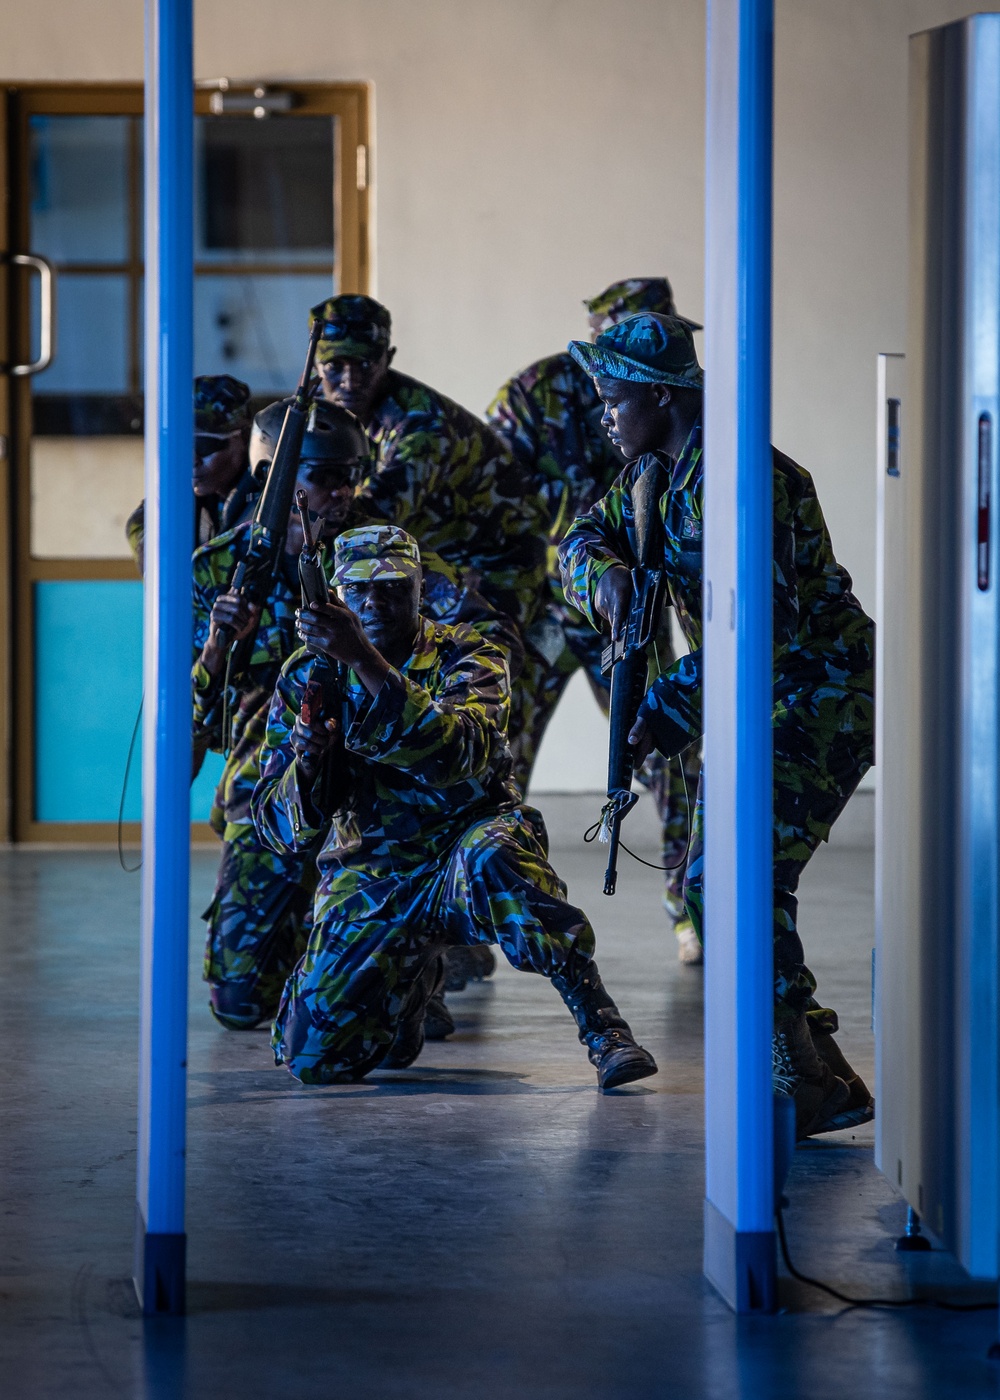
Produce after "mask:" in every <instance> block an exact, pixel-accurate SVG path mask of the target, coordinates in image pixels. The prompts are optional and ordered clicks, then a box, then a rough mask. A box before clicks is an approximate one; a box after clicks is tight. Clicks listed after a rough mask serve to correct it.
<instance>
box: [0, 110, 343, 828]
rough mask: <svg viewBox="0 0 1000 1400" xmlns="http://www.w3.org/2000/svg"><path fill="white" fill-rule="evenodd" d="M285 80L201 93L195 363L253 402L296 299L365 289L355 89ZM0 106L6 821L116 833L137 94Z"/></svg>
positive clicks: (275, 379)
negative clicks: (248, 90)
mask: <svg viewBox="0 0 1000 1400" xmlns="http://www.w3.org/2000/svg"><path fill="white" fill-rule="evenodd" d="M280 96H281V100H280V101H275V102H269V103H268V104H267V105H266V106H260V105H258V106H257V108H256V110H257V113H258V115H255V114H254V103H252V102H249V101H247V100H246V99H241V95H240V93H239V92H238V91H236V90H233V89H230V90H229V91H228V92H226V93H221V94H220V93H211V92H208V91H205V92H200V93H199V94H198V96H197V101H196V121H195V128H196V132H195V166H196V187H195V207H196V220H195V287H194V321H195V373H196V374H231V375H234V376H236V377H237V378H239V379H242V380H244V381H245V382H246V383H247V384H249V386H250V389H251V392H252V394H253V396H254V400H255V404H256V405H261V404H264V403H267V402H270V401H271V400H272V399H274V398H277V397H280V396H282V395H284V394H286V393H288V392H290V390H291V389H292V388H293V387H294V385H295V383H296V381H297V378H298V375H299V373H300V370H301V361H302V359H303V357H304V353H305V348H306V333H307V312H308V308H309V307H310V306H311V305H313V304H314V303H315V302H317V301H319V300H321V299H322V298H323V297H325V296H328V295H330V293H331V292H332V291H336V290H338V289H342V290H345V291H363V290H365V289H366V287H367V197H368V196H367V188H366V187H367V165H368V161H367V149H368V134H367V116H366V90H365V88H364V87H363V86H361V85H341V86H335V87H318V86H309V85H304V86H302V87H301V88H296V89H295V90H294V91H292V92H290V93H283V94H281V95H280ZM232 108H235V109H236V110H235V111H233V110H231V109H232ZM7 121H8V132H9V139H8V142H7V155H8V157H9V170H8V180H7V187H8V194H9V201H8V208H9V215H10V217H9V224H8V228H7V230H6V233H7V245H6V246H7V253H6V255H5V257H4V263H3V283H4V285H3V287H2V289H0V290H2V292H3V294H4V296H5V305H4V306H2V307H0V310H2V311H3V312H4V313H5V315H6V324H5V326H4V334H5V335H6V337H7V343H6V345H2V344H0V354H2V357H3V362H4V365H5V367H6V369H5V373H4V374H3V376H2V377H3V381H4V393H5V394H9V405H10V412H9V427H10V454H9V473H10V488H11V489H10V495H11V505H12V510H11V517H10V527H9V535H10V539H9V541H8V546H9V550H10V558H11V563H12V569H11V575H12V579H13V617H14V646H13V651H12V661H11V664H12V670H13V687H12V703H13V709H12V715H11V717H10V718H11V721H12V722H11V726H10V732H11V736H12V739H11V745H10V749H11V760H12V761H11V769H12V772H11V775H10V782H11V783H12V792H13V813H14V821H13V825H14V835H15V837H16V839H18V840H22V841H79V840H97V841H102V840H112V839H114V834H115V830H116V826H117V823H118V822H119V819H121V820H122V821H123V823H124V831H125V834H126V836H127V837H129V838H134V837H136V836H137V835H138V818H139V814H140V793H141V771H140V770H141V764H140V755H139V752H138V748H139V746H138V745H136V746H135V750H136V751H135V753H134V755H133V758H132V762H131V765H129V754H130V746H131V740H132V736H133V733H134V730H135V727H136V720H137V716H138V712H139V706H140V702H141V698H142V583H141V580H140V578H139V575H138V572H137V569H136V566H135V564H134V562H133V560H132V558H131V555H130V553H129V548H128V544H127V541H126V538H125V522H126V519H127V518H128V516H129V514H130V513H131V512H132V511H133V509H134V508H135V506H136V505H137V504H138V503H139V501H140V500H141V499H142V494H143V395H142V382H143V364H142V350H143V324H142V322H143V227H142V213H143V211H142V187H143V152H142V89H141V88H139V87H134V88H132V87H129V88H125V87H119V88H96V87H83V86H80V87H67V86H60V87H37V88H22V89H20V90H12V91H11V92H10V93H9V95H8V108H7ZM5 402H6V400H5V398H4V397H3V395H0V419H2V418H3V414H4V409H5ZM3 428H4V423H3V422H2V421H0V432H2V431H3ZM192 512H193V502H192ZM127 767H129V774H128V781H127V782H126V768H127ZM218 771H219V760H218V759H217V758H216V759H214V760H212V759H210V760H209V762H207V763H206V766H205V768H204V770H203V771H202V774H201V775H200V776H199V778H198V780H197V781H196V782H195V784H194V787H193V789H192V819H193V820H194V821H196V822H200V821H203V820H204V818H205V817H206V816H207V813H208V808H209V805H210V799H211V792H212V788H213V783H214V779H215V777H216V776H217V774H218Z"/></svg>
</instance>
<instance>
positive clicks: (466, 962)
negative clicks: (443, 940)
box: [444, 943, 497, 1029]
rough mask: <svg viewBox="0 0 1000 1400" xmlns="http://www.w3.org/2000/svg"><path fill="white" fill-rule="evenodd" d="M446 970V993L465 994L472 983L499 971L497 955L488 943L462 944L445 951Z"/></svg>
mask: <svg viewBox="0 0 1000 1400" xmlns="http://www.w3.org/2000/svg"><path fill="white" fill-rule="evenodd" d="M444 970H445V982H444V989H445V991H446V992H464V991H465V988H466V987H467V986H468V984H469V983H470V982H482V981H484V980H485V978H487V977H492V976H493V974H494V972H496V970H497V960H496V955H495V953H494V952H493V949H492V948H491V947H490V945H489V944H488V943H462V944H459V945H458V946H457V947H451V948H446V949H445V954H444ZM452 1029H454V1027H452Z"/></svg>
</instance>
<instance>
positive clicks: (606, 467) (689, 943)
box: [486, 277, 702, 963]
mask: <svg viewBox="0 0 1000 1400" xmlns="http://www.w3.org/2000/svg"><path fill="white" fill-rule="evenodd" d="M584 307H585V309H586V312H587V317H588V320H589V322H590V327H591V334H592V336H597V335H600V334H601V333H602V332H603V331H606V330H608V329H609V328H610V327H611V326H614V325H617V324H618V322H619V321H622V320H624V319H626V318H627V317H629V316H634V315H636V313H638V312H641V311H653V312H658V313H662V314H669V315H673V314H675V307H674V296H673V289H672V288H671V285H670V283H669V281H668V280H667V279H666V278H665V277H629V278H625V279H624V280H622V281H619V282H612V284H611V285H610V286H609V287H606V288H605V289H604V291H603V292H601V293H599V294H598V295H597V296H595V297H591V298H590V299H589V300H588V301H585V302H584ZM603 413H604V405H603V403H602V402H601V398H600V395H599V394H598V392H597V389H596V388H595V386H594V381H593V379H592V377H591V376H590V374H588V373H587V371H586V370H585V369H583V368H582V367H581V366H580V365H579V364H577V362H576V360H574V358H573V356H572V355H571V354H569V352H568V351H565V350H564V351H562V352H561V353H560V354H557V355H549V356H547V357H546V358H545V359H542V360H537V361H536V362H535V363H534V364H531V365H529V366H528V368H527V369H525V370H522V371H521V373H520V374H517V375H515V376H514V377H513V378H511V379H508V381H507V382H506V384H504V385H503V387H502V388H501V390H500V392H499V393H498V394H497V396H496V398H495V399H494V400H493V402H492V403H491V404H490V406H489V408H488V409H487V411H486V417H487V421H488V422H489V423H490V424H491V425H492V426H493V428H494V430H495V431H496V432H497V433H499V434H500V436H501V437H502V438H504V440H505V441H506V442H507V444H508V445H509V447H510V449H511V451H512V453H513V454H514V456H515V457H516V458H517V459H518V460H519V461H520V462H522V463H523V464H524V466H525V467H526V468H527V469H528V470H529V471H530V472H531V474H532V478H533V481H534V485H535V488H536V489H537V491H538V492H539V494H540V495H541V496H542V498H543V500H544V501H545V505H546V512H547V530H548V536H547V545H548V556H549V558H548V579H547V589H546V603H545V608H544V610H543V611H542V613H541V614H540V615H539V617H537V618H536V620H535V622H534V623H533V624H532V626H531V628H530V629H529V631H528V635H527V642H528V652H527V658H526V661H525V667H524V672H523V674H522V675H521V677H520V678H519V681H518V685H517V686H516V688H515V692H514V695H513V697H512V702H513V710H512V713H511V722H510V730H509V737H510V744H511V751H512V753H513V755H514V773H515V777H516V778H517V780H518V782H519V783H520V784H521V787H522V789H523V790H526V789H527V786H528V782H529V780H530V777H531V770H532V768H533V766H534V762H535V758H536V757H537V754H538V750H539V747H540V745H541V742H542V738H543V736H544V734H545V730H546V728H547V727H548V724H549V721H550V719H551V718H552V715H553V713H554V711H555V708H556V705H557V704H558V702H559V699H560V697H561V696H562V694H563V692H564V690H565V689H566V686H567V685H568V684H569V681H570V679H571V678H572V676H573V675H574V674H575V673H576V672H577V671H578V670H581V669H582V670H583V671H584V672H585V674H586V676H587V679H588V681H589V683H590V687H591V690H592V691H593V692H594V695H595V697H596V699H597V702H598V704H599V705H600V706H601V708H602V709H603V710H605V711H607V707H608V684H607V680H606V679H605V677H604V676H603V675H602V674H601V651H602V649H603V646H604V643H603V641H602V638H601V636H600V634H599V633H596V632H595V631H594V629H593V628H592V627H591V626H590V624H589V622H588V621H587V620H586V618H584V617H582V616H581V614H580V613H579V612H578V611H577V610H576V609H575V608H573V607H571V606H570V605H569V604H568V603H567V602H566V599H565V596H564V594H563V591H562V583H561V580H560V576H559V563H558V558H557V555H556V548H557V546H558V545H559V544H560V542H561V541H562V538H563V535H564V534H565V532H566V530H567V529H568V527H569V525H570V524H571V523H572V521H573V520H574V519H575V518H576V516H578V515H582V514H583V512H584V511H586V510H589V509H590V507H591V506H592V505H593V504H594V502H595V501H597V500H599V499H600V498H601V497H602V496H603V495H604V493H605V491H607V489H608V488H609V486H610V485H611V483H612V482H613V481H614V479H615V477H616V476H618V474H619V473H620V472H621V470H622V468H623V467H624V465H625V459H624V458H623V457H622V455H621V453H620V452H619V451H618V449H617V448H616V447H615V446H614V445H613V444H612V442H611V440H610V438H609V437H608V434H607V432H606V431H605V429H604V428H603V427H602V425H601V418H602V416H603ZM657 654H658V656H659V658H660V660H661V662H663V663H665V664H669V663H670V662H671V661H672V660H673V652H672V649H671V636H670V628H669V624H668V622H667V619H666V617H665V618H664V626H663V628H662V629H661V634H660V636H659V638H658V639H657ZM682 765H683V769H684V773H683V775H682V771H681V767H682ZM698 768H699V755H698V751H697V747H695V748H693V749H690V750H688V751H687V752H686V753H685V754H684V755H683V756H682V757H681V758H679V759H675V760H670V761H668V760H666V759H664V758H663V757H662V756H661V755H659V754H655V755H651V757H650V760H649V763H648V764H647V766H646V769H645V770H644V772H643V774H642V777H643V780H644V781H647V782H648V783H649V786H650V788H651V789H652V792H653V796H654V798H655V800H656V804H657V810H658V811H659V814H660V821H661V831H662V849H663V864H664V865H665V866H666V867H668V870H667V876H666V889H665V892H664V905H665V908H666V910H667V913H668V915H669V917H671V918H672V920H673V921H674V928H675V932H676V934H677V941H678V955H679V957H680V958H681V961H682V962H687V963H700V962H701V957H702V955H701V944H700V943H699V941H698V938H697V936H696V935H695V933H694V929H693V926H692V924H691V922H690V920H688V919H687V918H686V915H685V911H684V901H683V898H682V885H683V878H684V870H683V858H684V850H685V847H686V844H687V829H688V803H687V798H686V795H685V792H686V789H685V778H686V784H687V789H688V790H690V791H691V792H693V791H694V789H695V787H696V785H697V781H698Z"/></svg>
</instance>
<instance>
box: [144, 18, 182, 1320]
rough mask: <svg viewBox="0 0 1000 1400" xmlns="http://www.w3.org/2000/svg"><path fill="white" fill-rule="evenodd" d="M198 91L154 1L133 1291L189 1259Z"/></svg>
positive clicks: (169, 1308)
mask: <svg viewBox="0 0 1000 1400" xmlns="http://www.w3.org/2000/svg"><path fill="white" fill-rule="evenodd" d="M193 111H194V81H193V70H192V16H191V0H146V108H145V114H146V115H145V129H146V177H145V178H146V191H145V197H146V205H145V216H146V217H145V228H146V380H145V393H146V579H145V585H146V586H145V607H144V650H143V687H144V691H145V710H144V714H143V734H142V756H143V802H142V811H143V881H142V965H141V1024H140V1050H139V1162H138V1189H137V1204H138V1215H137V1219H139V1220H141V1222H142V1225H143V1235H144V1238H143V1239H141V1240H137V1241H136V1260H137V1263H136V1270H135V1284H136V1289H137V1291H138V1293H139V1297H140V1301H141V1303H142V1306H143V1310H144V1312H146V1313H147V1314H149V1313H157V1312H179V1311H182V1310H183V1286H182V1282H183V1281H181V1283H178V1281H177V1280H176V1278H175V1279H174V1280H173V1282H172V1284H171V1286H170V1287H169V1288H165V1289H157V1290H150V1289H149V1288H147V1287H146V1279H147V1278H148V1277H149V1276H150V1274H151V1272H152V1271H151V1270H150V1269H149V1268H147V1266H146V1265H147V1254H148V1253H149V1251H156V1250H159V1251H160V1253H161V1254H162V1244H163V1240H164V1238H165V1237H169V1238H172V1239H173V1240H174V1241H175V1243H174V1245H173V1246H172V1249H173V1253H172V1255H171V1257H172V1258H173V1259H175V1260H176V1259H177V1258H183V1250H182V1249H181V1246H180V1243H179V1238H178V1237H181V1236H183V1234H184V1153H185V1128H186V1123H185V1098H186V1091H187V1076H186V1061H187V961H188V884H189V874H190V850H189V847H190V827H189V817H188V810H189V784H190V777H191V701H190V686H189V668H190V648H191V626H192V612H191V488H190V484H189V483H190V476H191V454H192V450H193V441H192V436H193V414H192V410H191V382H192V375H193V311H192V307H193V284H194V249H193V222H194V212H193V190H194V156H193V138H194V115H193Z"/></svg>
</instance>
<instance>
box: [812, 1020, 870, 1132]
mask: <svg viewBox="0 0 1000 1400" xmlns="http://www.w3.org/2000/svg"><path fill="white" fill-rule="evenodd" d="M806 1019H807V1020H808V1022H809V1034H810V1035H811V1036H812V1043H813V1045H814V1046H815V1047H816V1054H817V1055H818V1056H819V1057H820V1059H821V1060H822V1061H823V1063H824V1064H826V1065H827V1066H828V1067H829V1068H830V1069H831V1070H832V1071H833V1073H834V1074H835V1075H836V1076H837V1078H838V1079H842V1080H843V1081H844V1083H845V1084H846V1085H847V1087H848V1089H849V1090H850V1094H851V1096H850V1098H849V1099H848V1100H847V1103H846V1104H845V1105H844V1107H843V1108H842V1109H841V1110H840V1112H839V1113H837V1114H835V1115H834V1116H833V1117H832V1118H830V1119H828V1120H827V1121H826V1122H825V1123H824V1124H823V1126H822V1127H820V1128H817V1129H815V1131H816V1132H820V1133H836V1132H839V1131H840V1129H841V1128H857V1127H860V1126H861V1124H862V1123H870V1122H871V1121H872V1119H873V1118H874V1117H875V1099H874V1098H873V1096H872V1092H871V1090H870V1089H869V1088H868V1085H867V1084H866V1083H865V1081H864V1080H863V1079H862V1078H861V1075H860V1074H858V1072H857V1070H856V1069H855V1068H854V1066H853V1065H852V1064H851V1063H850V1061H849V1060H848V1059H847V1056H846V1055H845V1054H844V1052H843V1050H841V1048H840V1046H839V1045H838V1044H837V1042H836V1041H835V1040H834V1038H833V1037H834V1036H835V1035H836V1033H837V1031H838V1030H839V1029H840V1022H839V1020H838V1019H837V1013H836V1011H831V1010H829V1009H828V1008H825V1007H823V1008H817V1009H816V1010H815V1011H810V1012H808V1013H807V1017H806Z"/></svg>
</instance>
